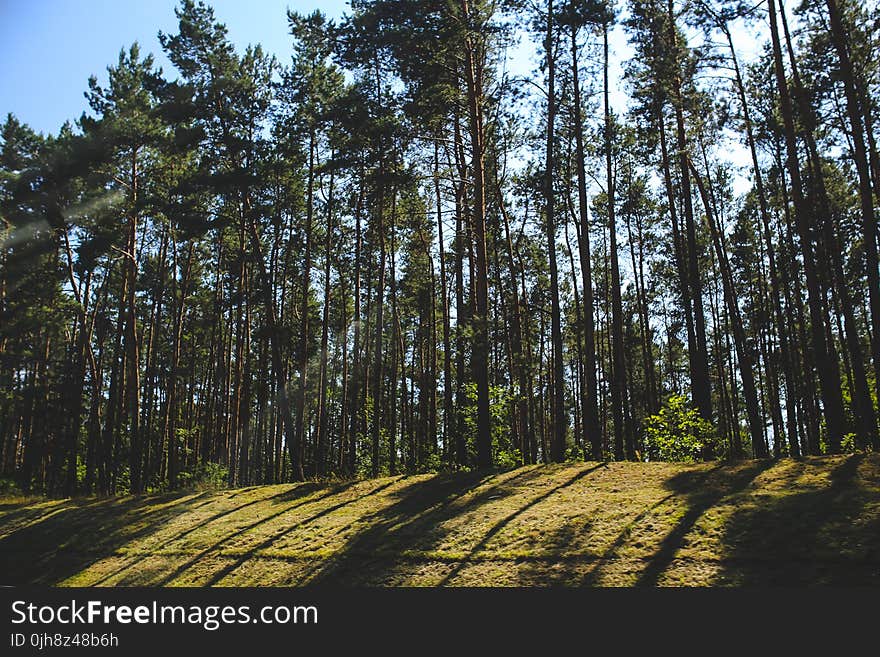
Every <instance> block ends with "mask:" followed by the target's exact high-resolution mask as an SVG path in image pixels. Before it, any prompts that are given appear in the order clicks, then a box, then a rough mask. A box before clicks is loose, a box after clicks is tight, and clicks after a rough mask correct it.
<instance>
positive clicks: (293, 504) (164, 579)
mask: <svg viewBox="0 0 880 657" xmlns="http://www.w3.org/2000/svg"><path fill="white" fill-rule="evenodd" d="M356 483H357V482H354V481H348V482H345V483H341V484H338V485H335V486H332V487H330V488H324V487H322V486H320V485H319V484H316V483H307V484H301V485H299V486H295V487H294V488H291V489H290V490H287V491H284V492H282V493H279V494H278V495H275V496H273V497H272V498H270V499H271V500H272V501H274V502H275V503H276V504H281V503H283V502H287V504H286V506H284V507H282V508H281V509H279V510H278V511H275V512H274V513H270V514H267V515H265V514H263V515H260V516H259V518H258V519H257V520H255V521H254V522H251V523H248V524H247V525H245V526H243V527H240V528H238V529H236V530H235V531H233V532H231V533H229V534H225V535H223V536H222V537H221V538H220V539H219V540H217V541H215V542H214V543H213V544H212V545H210V546H208V547H206V548H204V549H203V550H200V551H199V552H198V553H196V554H195V555H193V556H191V557H190V558H189V559H187V560H186V561H184V562H183V563H182V564H180V565H179V566H178V567H177V568H175V569H174V570H173V571H171V572H166V573H163V574H162V576H161V577H160V578H159V579H158V581H152V582H149V585H151V586H164V585H166V584H169V583H171V582H173V581H174V580H175V579H177V578H178V577H180V576H181V575H183V574H184V573H185V572H186V571H187V570H189V569H190V568H192V567H193V566H195V565H197V564H198V563H199V562H200V561H201V560H202V559H204V558H205V557H207V556H208V555H210V554H212V553H216V552H217V551H219V550H220V549H222V548H223V546H224V545H227V544H229V543H230V542H232V541H234V540H235V539H236V538H239V537H241V536H243V535H244V534H246V533H247V532H249V531H252V530H253V529H256V528H257V527H259V526H261V525H264V524H266V523H267V522H270V521H272V520H274V519H275V518H278V517H279V516H282V515H284V514H285V513H288V512H290V511H293V510H294V509H296V508H298V507H301V506H306V505H309V504H314V503H315V502H319V501H321V500H323V499H325V498H328V497H333V496H334V495H338V494H340V493H343V492H344V491H346V490H347V489H349V488H351V487H352V486H354V485H355V484H356ZM389 485H390V482H389V483H388V484H385V485H384V486H380V487H379V488H384V487H386V486H389ZM318 490H322V491H323V492H322V493H321V494H319V495H317V496H316V497H314V496H313V493H315V492H316V491H318ZM371 492H374V491H371ZM350 501H353V500H350ZM346 503H347V502H346ZM346 503H343V504H339V505H337V508H338V507H342V506H344V505H345V504H346ZM245 506H246V505H245ZM220 515H223V514H220ZM255 549H256V548H254V549H251V550H250V551H249V552H248V556H250V554H252V553H253V552H254V550H255ZM248 556H246V557H244V558H242V559H241V562H244V561H245V560H246V559H247V558H248ZM230 570H231V569H230ZM223 574H226V573H223ZM134 576H135V577H136V578H138V577H139V574H138V573H136V574H135V575H134ZM221 577H222V575H221ZM217 579H219V578H217ZM213 581H216V579H212V580H211V582H213ZM133 583H138V582H137V581H135V582H130V581H126V580H123V581H122V582H119V584H122V585H126V584H133Z"/></svg>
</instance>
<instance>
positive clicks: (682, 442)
mask: <svg viewBox="0 0 880 657" xmlns="http://www.w3.org/2000/svg"><path fill="white" fill-rule="evenodd" d="M644 428H645V451H646V453H647V456H648V460H649V461H676V462H679V463H694V462H696V461H698V460H701V459H702V455H703V454H704V453H705V452H706V451H707V449H714V447H715V446H716V442H717V437H716V435H715V430H714V428H713V427H712V425H711V423H709V422H708V421H706V420H704V419H703V418H702V417H700V414H699V413H698V412H697V411H696V410H695V409H693V408H691V407H690V406H688V403H687V400H686V399H685V398H684V397H682V396H681V395H672V396H671V397H670V398H669V400H668V401H667V402H666V404H665V406H664V407H663V408H661V409H660V412H659V413H657V414H656V415H650V416H648V417H646V418H645V420H644Z"/></svg>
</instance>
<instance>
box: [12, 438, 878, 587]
mask: <svg viewBox="0 0 880 657" xmlns="http://www.w3.org/2000/svg"><path fill="white" fill-rule="evenodd" d="M24 583H42V584H52V585H76V586H92V585H101V586H105V585H126V586H144V585H148V586H158V585H190V586H200V585H221V586H239V585H249V586H253V585H258V586H263V585H266V586H291V585H304V584H343V585H358V586H363V585H366V586H386V585H391V586H400V585H416V586H442V585H459V586H510V585H513V586H548V585H565V586H571V585H601V586H630V585H673V586H677V585H686V586H703V585H804V584H856V585H880V455H878V454H871V455H855V456H841V457H821V458H808V459H804V460H802V461H793V460H788V459H786V460H782V461H778V462H775V463H771V462H759V461H746V462H742V463H738V464H734V465H718V464H701V465H678V464H668V463H650V464H645V463H609V464H596V463H584V464H576V465H563V466H535V467H524V468H519V469H516V470H511V471H506V472H495V473H488V474H487V473H482V474H472V473H459V474H445V475H435V476H429V475H424V476H409V477H405V476H398V477H389V478H384V479H378V480H369V481H357V482H351V483H341V484H337V485H319V484H315V483H304V484H298V485H292V484H287V485H277V486H258V487H251V488H243V489H238V490H227V491H215V492H200V493H191V494H177V495H165V496H151V497H139V498H122V499H102V500H99V499H75V500H62V501H36V502H29V503H28V502H14V501H7V502H6V503H2V504H0V584H3V585H9V584H24Z"/></svg>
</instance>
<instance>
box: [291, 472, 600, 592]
mask: <svg viewBox="0 0 880 657" xmlns="http://www.w3.org/2000/svg"><path fill="white" fill-rule="evenodd" d="M597 467H600V466H597ZM594 469H595V468H588V469H585V470H581V471H579V472H578V473H577V474H576V475H575V476H574V477H572V478H569V479H568V480H566V481H563V482H560V483H558V484H554V485H553V486H552V487H551V489H550V490H549V491H546V492H544V493H542V494H541V495H539V496H538V497H537V498H535V499H533V500H530V501H529V502H527V503H526V504H525V505H524V506H523V507H522V508H519V509H517V510H516V511H514V512H513V513H510V514H508V515H507V516H506V517H505V518H504V519H503V520H501V521H499V522H497V523H496V524H494V525H493V526H492V527H491V528H490V530H489V532H488V533H487V534H486V535H484V536H483V537H482V538H481V539H480V540H479V541H478V543H477V544H476V546H474V547H473V548H472V549H470V551H469V553H468V555H465V557H464V560H465V561H466V560H467V559H468V558H469V557H470V556H473V554H474V553H475V552H477V551H479V550H480V549H481V548H482V547H484V546H485V545H486V543H488V541H489V540H490V539H491V538H492V536H494V535H496V534H497V533H498V532H499V531H501V529H502V528H503V527H504V525H505V524H507V523H508V522H510V521H511V520H513V519H514V518H516V517H517V516H519V515H520V514H522V513H523V512H524V511H526V510H527V509H529V508H531V507H533V506H534V505H536V504H538V503H540V502H541V501H543V500H544V499H546V498H547V497H549V496H550V495H551V494H553V493H554V492H556V491H558V490H559V489H561V488H564V487H565V486H568V485H570V484H572V483H574V482H575V481H576V480H578V479H580V478H581V477H583V476H585V475H587V474H588V473H589V472H591V471H592V470H594ZM504 475H506V476H504ZM546 477H547V470H546V468H525V469H521V470H517V471H514V472H513V474H510V475H507V473H492V474H487V473H485V472H482V473H481V472H469V473H454V474H446V475H440V476H437V477H434V478H432V479H429V480H424V481H418V482H415V483H413V484H411V485H409V486H406V487H404V488H402V489H401V490H399V491H395V496H396V497H397V498H398V499H397V502H395V503H394V504H391V505H390V506H388V507H385V508H383V509H381V510H379V511H377V512H376V513H374V514H372V515H371V516H368V517H367V518H365V520H367V527H366V528H365V529H364V530H363V531H361V532H360V533H358V534H356V535H355V536H354V537H353V538H351V539H350V540H349V541H348V543H347V544H346V545H345V546H344V547H343V548H342V549H340V550H339V552H338V554H337V555H336V556H335V557H334V558H333V559H332V560H330V561H328V562H323V563H320V564H317V565H316V566H315V567H314V568H313V570H312V572H310V573H307V574H306V575H305V577H304V578H303V580H302V582H301V583H305V584H307V585H313V584H318V585H328V584H329V585H341V586H382V585H392V586H399V585H403V584H404V583H407V584H408V583H409V582H410V577H409V575H410V573H409V572H408V571H407V569H408V568H410V567H413V564H416V565H418V564H419V562H422V561H425V562H431V563H433V564H434V565H436V564H437V563H438V562H439V563H440V567H441V568H442V570H443V571H444V572H441V573H431V574H430V575H429V577H430V579H434V580H437V581H438V582H439V583H440V584H441V585H442V584H443V583H445V582H446V581H447V580H448V579H449V577H450V576H452V575H454V574H455V573H456V572H457V570H458V569H460V568H461V567H462V565H463V563H461V562H462V557H459V556H458V555H456V554H451V555H445V556H444V555H442V554H433V555H430V554H429V555H426V553H428V552H430V551H431V550H436V548H438V547H440V546H441V545H442V543H443V541H444V539H445V538H446V537H447V535H448V534H449V532H450V531H454V530H451V528H449V527H445V526H444V523H446V522H447V521H449V520H453V519H456V518H458V519H465V518H466V517H467V515H468V514H469V513H471V512H475V511H477V510H478V509H479V508H480V507H481V506H483V505H488V504H490V503H494V502H495V501H497V500H502V499H504V498H507V497H510V496H516V495H519V494H522V490H521V489H522V488H523V487H527V486H528V485H530V484H531V483H533V482H536V481H537V482H542V481H546ZM487 512H488V511H487ZM450 569H451V570H452V572H449V571H450ZM438 578H439V579H438Z"/></svg>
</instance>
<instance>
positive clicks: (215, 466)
mask: <svg viewBox="0 0 880 657" xmlns="http://www.w3.org/2000/svg"><path fill="white" fill-rule="evenodd" d="M228 482H229V469H228V468H227V467H226V466H225V465H221V464H219V463H212V462H210V461H209V462H208V463H199V464H197V465H196V466H195V467H194V468H193V469H192V470H186V471H184V472H181V473H180V484H181V486H182V487H183V488H194V489H196V490H219V489H221V488H226V487H227V486H228Z"/></svg>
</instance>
